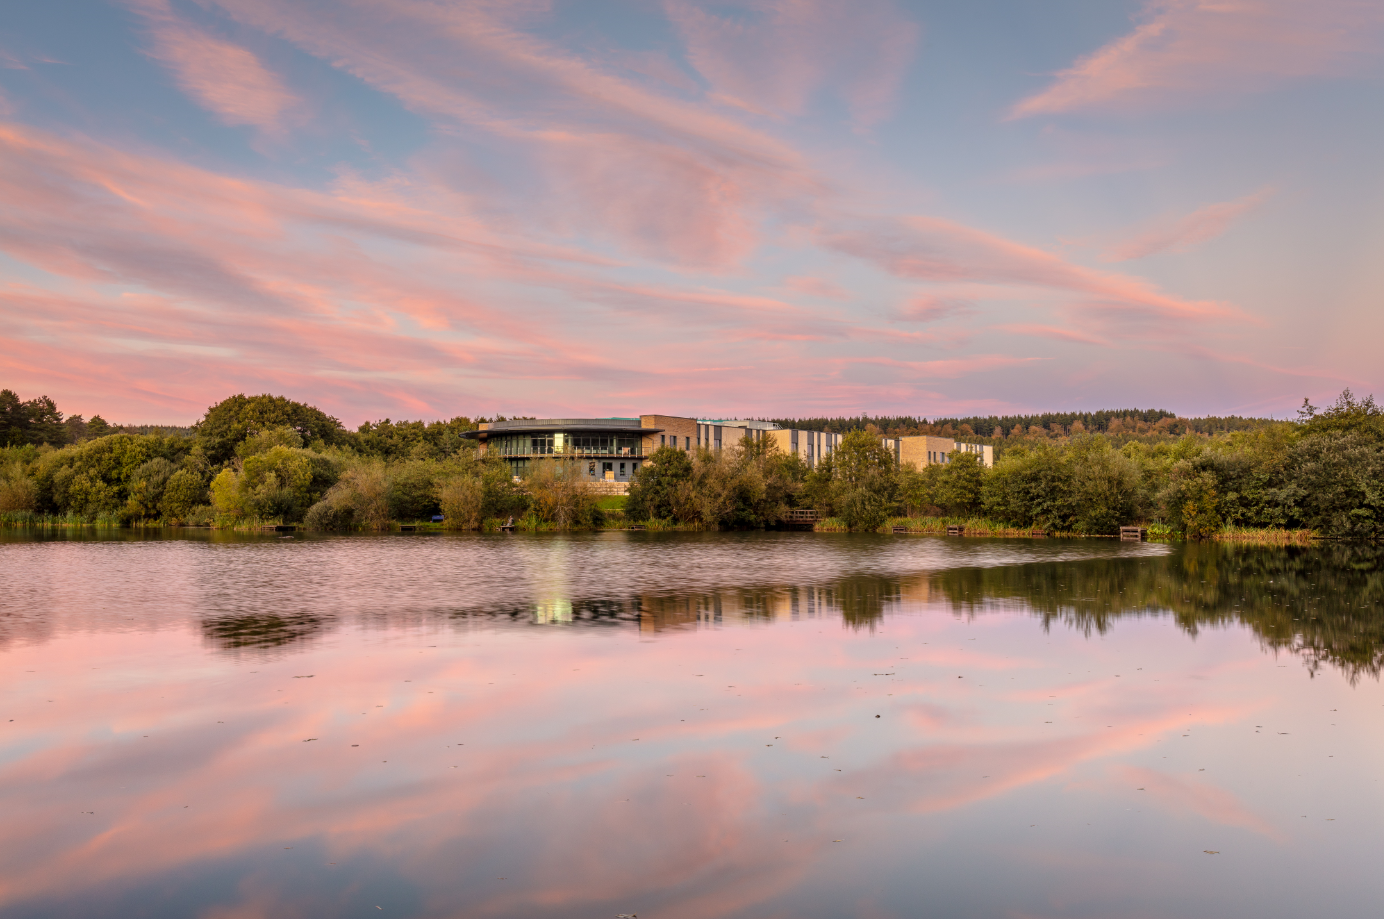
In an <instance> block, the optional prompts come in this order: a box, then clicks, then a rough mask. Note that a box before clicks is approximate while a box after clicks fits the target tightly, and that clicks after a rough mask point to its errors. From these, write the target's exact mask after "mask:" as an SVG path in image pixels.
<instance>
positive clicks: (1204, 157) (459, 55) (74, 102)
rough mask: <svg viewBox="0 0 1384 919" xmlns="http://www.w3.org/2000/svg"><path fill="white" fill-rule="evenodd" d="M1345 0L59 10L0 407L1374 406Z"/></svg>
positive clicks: (22, 160)
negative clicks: (45, 402) (1351, 395)
mask: <svg viewBox="0 0 1384 919" xmlns="http://www.w3.org/2000/svg"><path fill="white" fill-rule="evenodd" d="M1381 51H1384V5H1382V4H1380V3H1378V2H1377V0H1375V2H1371V0H1312V2H1310V3H1309V2H1295V0H1215V2H1212V0H1151V2H1143V0H1136V2H1119V0H973V2H969V3H964V4H960V3H943V2H902V0H850V2H844V0H841V2H825V0H739V2H720V3H698V2H692V0H458V2H441V0H437V2H431V0H337V2H325V0H111V2H95V0H91V2H88V0H56V2H51V3H30V4H11V5H8V6H7V8H6V11H5V14H4V27H3V29H0V345H2V347H0V386H4V387H8V388H11V389H14V390H15V391H16V392H18V393H19V394H20V395H21V397H23V398H32V397H34V396H36V395H39V394H41V393H42V394H47V395H49V396H51V397H53V398H54V399H55V400H56V401H57V402H58V405H59V407H60V408H62V409H63V410H65V411H67V412H69V413H82V414H85V415H86V416H87V417H90V416H91V415H93V414H97V413H99V414H101V415H102V416H103V417H105V418H107V419H108V420H114V421H122V422H126V423H170V424H172V423H189V422H191V421H193V420H195V419H197V418H198V417H200V416H201V415H202V414H203V412H204V411H205V410H206V408H207V407H208V406H209V405H211V404H213V403H215V402H217V401H219V400H221V399H222V398H225V397H226V396H228V395H231V394H234V393H238V392H244V393H247V394H254V393H260V392H270V393H275V394H281V395H286V396H289V397H290V398H294V399H299V400H302V401H306V402H310V403H313V404H315V405H318V406H320V407H322V408H323V409H325V410H327V411H329V412H331V413H332V414H334V415H336V416H338V417H340V418H341V419H342V420H343V421H344V422H346V423H347V424H350V425H356V424H359V423H360V422H362V421H365V420H375V419H380V418H384V417H391V418H395V419H399V418H425V419H432V418H450V417H453V416H456V415H466V416H471V417H475V416H479V415H493V414H495V413H503V414H507V415H512V414H528V415H539V416H559V417H573V416H576V417H585V416H592V417H605V416H612V415H616V416H623V415H632V414H639V413H664V414H679V415H697V416H701V417H749V416H754V417H782V416H799V417H802V416H815V415H822V414H829V415H838V414H859V413H862V412H866V413H870V414H908V415H918V416H924V417H939V416H950V415H972V414H980V415H989V414H1008V413H1016V412H1027V411H1043V410H1078V409H1098V408H1121V407H1132V406H1137V407H1148V408H1153V407H1157V408H1166V409H1170V410H1172V411H1176V412H1179V413H1180V414H1183V415H1204V414H1229V413H1234V414H1243V415H1259V416H1269V415H1276V416H1278V417H1284V416H1285V415H1291V414H1292V413H1293V412H1294V411H1295V409H1296V408H1297V406H1298V405H1300V404H1301V401H1302V399H1303V398H1304V397H1308V398H1311V400H1312V401H1313V402H1314V403H1316V404H1319V405H1320V404H1323V403H1329V402H1330V401H1332V399H1333V398H1334V396H1335V395H1336V394H1337V393H1339V392H1340V391H1341V390H1342V389H1344V388H1346V387H1350V388H1352V389H1353V390H1355V391H1356V392H1357V393H1359V394H1368V393H1376V394H1379V395H1384V359H1381V356H1380V348H1379V343H1380V342H1381V341H1384V258H1381V253H1384V159H1381V157H1380V154H1379V151H1380V150H1381V149H1384V92H1382V91H1381V90H1384V55H1381Z"/></svg>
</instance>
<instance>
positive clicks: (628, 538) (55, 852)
mask: <svg viewBox="0 0 1384 919" xmlns="http://www.w3.org/2000/svg"><path fill="white" fill-rule="evenodd" d="M1382 649H1384V559H1382V558H1381V550H1380V549H1379V548H1362V547H1347V546H1333V547H1326V548H1316V549H1311V550H1264V549H1242V548H1241V549H1237V548H1233V547H1224V546H1200V547H1199V546H1191V547H1185V548H1183V547H1173V548H1170V547H1167V546H1160V545H1152V544H1123V545H1121V544H1119V543H1114V542H1107V541H1031V542H1030V541H1014V542H1007V541H995V540H957V539H953V540H946V539H931V538H918V537H894V538H889V537H874V536H860V537H855V536H845V535H827V534H763V533H759V534H744V535H739V534H705V535H699V534H645V533H605V534H598V535H585V536H570V537H561V536H551V537H534V536H523V535H521V536H513V537H496V536H486V537H481V536H441V535H404V534H401V535H393V536H384V537H378V538H376V537H343V538H302V537H300V538H298V539H294V540H280V539H276V538H260V537H238V538H237V537H231V536H226V535H210V534H205V535H200V536H197V535H194V536H186V537H179V538H172V537H169V538H142V537H139V536H136V535H130V534H124V535H110V536H101V537H82V538H76V537H70V538H58V539H34V538H31V537H26V536H23V535H16V534H15V533H13V532H11V533H8V534H0V815H3V819H0V914H3V915H5V916H8V917H39V916H43V917H48V916H71V917H84V919H85V917H106V916H111V917H115V916H119V917H132V916H152V917H189V916H190V917H204V919H261V917H276V919H277V917H318V916H334V917H335V916H341V917H352V916H361V917H365V916H371V917H378V916H392V917H463V916H464V917H473V916H475V917H526V919H527V917H563V919H571V917H592V919H604V917H614V916H616V915H618V914H637V915H638V916H639V917H641V919H674V917H687V919H692V917H698V919H700V917H723V916H724V917H862V919H886V917H916V916H938V917H958V916H960V917H967V916H976V917H990V916H1002V917H1057V916H1063V917H1065V916H1080V917H1085V916H1089V917H1116V916H1118V917H1125V916H1128V917H1158V916H1179V917H1180V916H1187V917H1202V916H1207V917H1209V916H1215V917H1238V916H1244V917H1265V916H1304V915H1336V916H1363V915H1375V914H1377V911H1378V909H1379V906H1378V904H1379V902H1380V899H1381V897H1382V896H1384V873H1381V871H1380V870H1379V861H1380V852H1381V851H1384V731H1381V728H1384V690H1382V689H1381V685H1380V680H1379V671H1380V665H1381V661H1382V660H1384V650H1382Z"/></svg>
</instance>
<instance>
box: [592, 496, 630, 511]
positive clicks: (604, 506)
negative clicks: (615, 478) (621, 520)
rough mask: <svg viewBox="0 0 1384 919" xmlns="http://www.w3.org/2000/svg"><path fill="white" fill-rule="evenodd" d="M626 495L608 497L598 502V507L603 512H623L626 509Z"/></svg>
mask: <svg viewBox="0 0 1384 919" xmlns="http://www.w3.org/2000/svg"><path fill="white" fill-rule="evenodd" d="M625 501H626V496H625V495H606V496H605V497H604V498H601V499H600V500H598V501H597V502H596V506H597V507H599V508H600V509H601V510H603V511H622V510H624V509H625Z"/></svg>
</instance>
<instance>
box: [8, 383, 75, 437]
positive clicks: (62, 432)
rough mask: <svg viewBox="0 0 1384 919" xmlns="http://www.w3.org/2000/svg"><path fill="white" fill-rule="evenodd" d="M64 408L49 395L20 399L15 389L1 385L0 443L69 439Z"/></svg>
mask: <svg viewBox="0 0 1384 919" xmlns="http://www.w3.org/2000/svg"><path fill="white" fill-rule="evenodd" d="M70 442H71V438H70V437H69V435H68V430H67V427H66V426H65V425H64V424H63V418H62V412H60V411H58V407H57V405H55V404H54V402H53V400H52V399H50V398H48V397H47V396H39V397H38V398H37V399H30V400H29V401H28V402H21V401H20V399H19V396H17V395H15V393H14V391H13V390H9V389H0V446H7V447H10V446H13V447H20V446H23V445H24V444H55V445H58V444H66V443H70Z"/></svg>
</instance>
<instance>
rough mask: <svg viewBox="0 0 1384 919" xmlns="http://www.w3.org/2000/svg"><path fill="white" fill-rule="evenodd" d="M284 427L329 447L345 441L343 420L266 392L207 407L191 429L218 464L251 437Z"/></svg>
mask: <svg viewBox="0 0 1384 919" xmlns="http://www.w3.org/2000/svg"><path fill="white" fill-rule="evenodd" d="M283 427H288V428H292V429H293V430H294V431H295V432H296V433H297V434H298V436H299V437H300V438H302V442H303V443H306V444H312V443H315V442H317V441H321V442H322V443H323V444H325V445H328V446H330V445H333V444H340V443H343V442H344V441H345V440H346V432H345V431H344V430H343V428H342V426H341V422H340V421H338V420H336V419H335V418H333V417H331V416H330V415H328V414H326V413H325V412H323V411H321V410H320V409H317V408H314V407H312V406H311V405H304V404H303V403H302V402H294V401H292V400H290V399H287V398H285V397H283V396H271V395H267V394H266V395H262V396H246V395H245V394H244V393H241V394H239V395H235V396H231V397H230V398H229V399H224V400H222V401H221V402H218V403H217V404H216V405H213V406H212V407H211V408H209V409H207V413H206V414H205V415H204V416H202V420H201V421H199V422H197V423H196V424H194V425H193V426H192V431H193V433H194V434H195V435H196V437H197V441H198V443H200V444H201V446H202V449H203V450H204V451H205V453H206V455H207V459H208V460H210V461H211V463H212V464H213V465H218V464H220V463H224V462H226V461H227V460H229V459H230V458H231V457H233V456H235V455H236V448H237V447H238V446H240V445H241V444H242V443H243V442H244V441H245V440H246V439H247V438H248V437H250V436H252V435H256V434H261V433H262V432H265V431H268V430H270V429H273V428H283Z"/></svg>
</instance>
